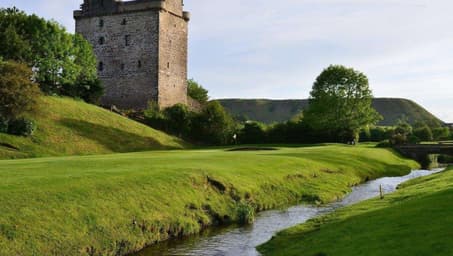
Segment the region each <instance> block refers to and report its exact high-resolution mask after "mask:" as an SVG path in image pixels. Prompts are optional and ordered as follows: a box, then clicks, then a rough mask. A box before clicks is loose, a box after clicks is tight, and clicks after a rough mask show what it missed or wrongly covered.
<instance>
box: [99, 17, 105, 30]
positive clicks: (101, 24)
mask: <svg viewBox="0 0 453 256" xmlns="http://www.w3.org/2000/svg"><path fill="white" fill-rule="evenodd" d="M99 27H100V28H103V27H104V20H103V19H100V20H99Z"/></svg>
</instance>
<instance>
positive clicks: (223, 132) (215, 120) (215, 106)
mask: <svg viewBox="0 0 453 256" xmlns="http://www.w3.org/2000/svg"><path fill="white" fill-rule="evenodd" d="M192 125H193V129H192V136H193V137H194V138H195V139H196V140H198V141H201V142H204V143H208V144H212V145H224V144H228V143H230V142H231V140H232V138H233V134H234V131H235V124H234V121H233V118H232V117H231V116H230V115H229V114H228V113H227V112H226V111H225V109H224V108H223V107H222V105H221V104H220V103H219V102H218V101H210V102H208V103H207V105H206V107H205V108H204V109H203V111H202V112H201V113H200V114H199V115H197V116H196V117H195V118H194V120H193V124H192Z"/></svg>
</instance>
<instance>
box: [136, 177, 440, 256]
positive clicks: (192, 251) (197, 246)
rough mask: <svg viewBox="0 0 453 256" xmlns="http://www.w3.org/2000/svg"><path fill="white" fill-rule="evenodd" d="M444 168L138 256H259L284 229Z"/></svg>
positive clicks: (177, 241)
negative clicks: (268, 243)
mask: <svg viewBox="0 0 453 256" xmlns="http://www.w3.org/2000/svg"><path fill="white" fill-rule="evenodd" d="M440 171H442V169H437V170H434V171H425V170H417V171H412V172H411V173H410V174H409V175H406V176H402V177H386V178H380V179H377V180H373V181H370V182H367V183H364V184H362V185H359V186H356V187H354V188H353V189H352V192H351V193H350V194H348V195H347V196H346V197H345V198H344V199H343V200H341V201H339V202H335V203H332V204H328V205H326V206H322V207H316V206H310V205H299V206H294V207H291V208H289V209H287V210H274V211H265V212H261V213H259V214H258V216H257V217H256V221H255V223H254V224H252V225H249V226H229V227H226V228H212V229H209V230H207V231H205V232H203V233H202V234H200V235H198V236H192V237H189V238H185V239H174V240H169V241H166V242H162V243H159V244H157V245H154V246H151V247H149V248H146V249H144V250H143V251H141V252H139V253H137V254H135V256H154V255H190V256H192V255H193V256H208V255H209V256H230V255H231V256H239V255H241V256H258V255H260V254H259V253H258V251H256V249H255V247H256V246H258V245H260V244H262V243H265V242H266V241H268V240H269V239H271V238H272V236H273V235H274V234H275V233H277V232H278V231H281V230H283V229H286V228H289V227H292V226H295V225H297V224H301V223H304V222H306V221H307V220H309V219H311V218H314V217H317V216H319V215H323V214H326V213H329V212H332V211H335V210H336V209H338V208H341V207H345V206H348V205H351V204H355V203H357V202H360V201H363V200H366V199H370V198H373V197H377V196H379V186H380V185H382V188H383V191H384V193H386V194H388V193H391V192H394V191H395V190H396V188H397V186H398V185H399V184H401V183H403V182H405V181H408V180H411V179H414V178H417V177H421V176H427V175H430V174H434V173H437V172H440Z"/></svg>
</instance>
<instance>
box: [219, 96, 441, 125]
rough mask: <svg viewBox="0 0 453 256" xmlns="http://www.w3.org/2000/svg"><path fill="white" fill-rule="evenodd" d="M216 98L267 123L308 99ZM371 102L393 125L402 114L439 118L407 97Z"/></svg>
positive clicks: (292, 111) (296, 110)
mask: <svg viewBox="0 0 453 256" xmlns="http://www.w3.org/2000/svg"><path fill="white" fill-rule="evenodd" d="M219 101H220V103H221V104H222V105H223V106H224V107H225V108H226V109H227V110H228V111H229V112H230V113H231V114H233V115H235V116H245V117H247V118H249V119H250V120H255V121H260V122H263V123H268V124H269V123H273V122H283V121H287V120H289V119H291V118H292V117H293V116H295V115H296V114H298V113H299V112H300V111H301V110H303V109H304V108H306V107H307V106H308V100H264V99H256V100H255V99H251V100H245V99H222V100H219ZM373 106H374V108H375V109H376V110H377V111H378V112H379V113H380V114H381V115H382V116H383V117H384V120H383V121H381V122H380V123H379V125H384V126H389V125H393V124H395V123H396V121H397V120H398V119H400V118H401V117H402V116H406V117H408V119H409V121H410V122H411V123H414V122H416V121H423V122H426V123H428V124H433V123H439V122H441V121H440V120H439V119H438V118H437V117H435V116H433V115H432V114H431V113H429V112H428V111H427V110H426V109H424V108H423V107H421V106H420V105H418V104H417V103H415V102H413V101H411V100H407V99H387V98H378V99H374V100H373Z"/></svg>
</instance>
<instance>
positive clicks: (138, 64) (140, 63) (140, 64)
mask: <svg viewBox="0 0 453 256" xmlns="http://www.w3.org/2000/svg"><path fill="white" fill-rule="evenodd" d="M137 67H138V68H142V61H141V60H139V61H138V62H137Z"/></svg>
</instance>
